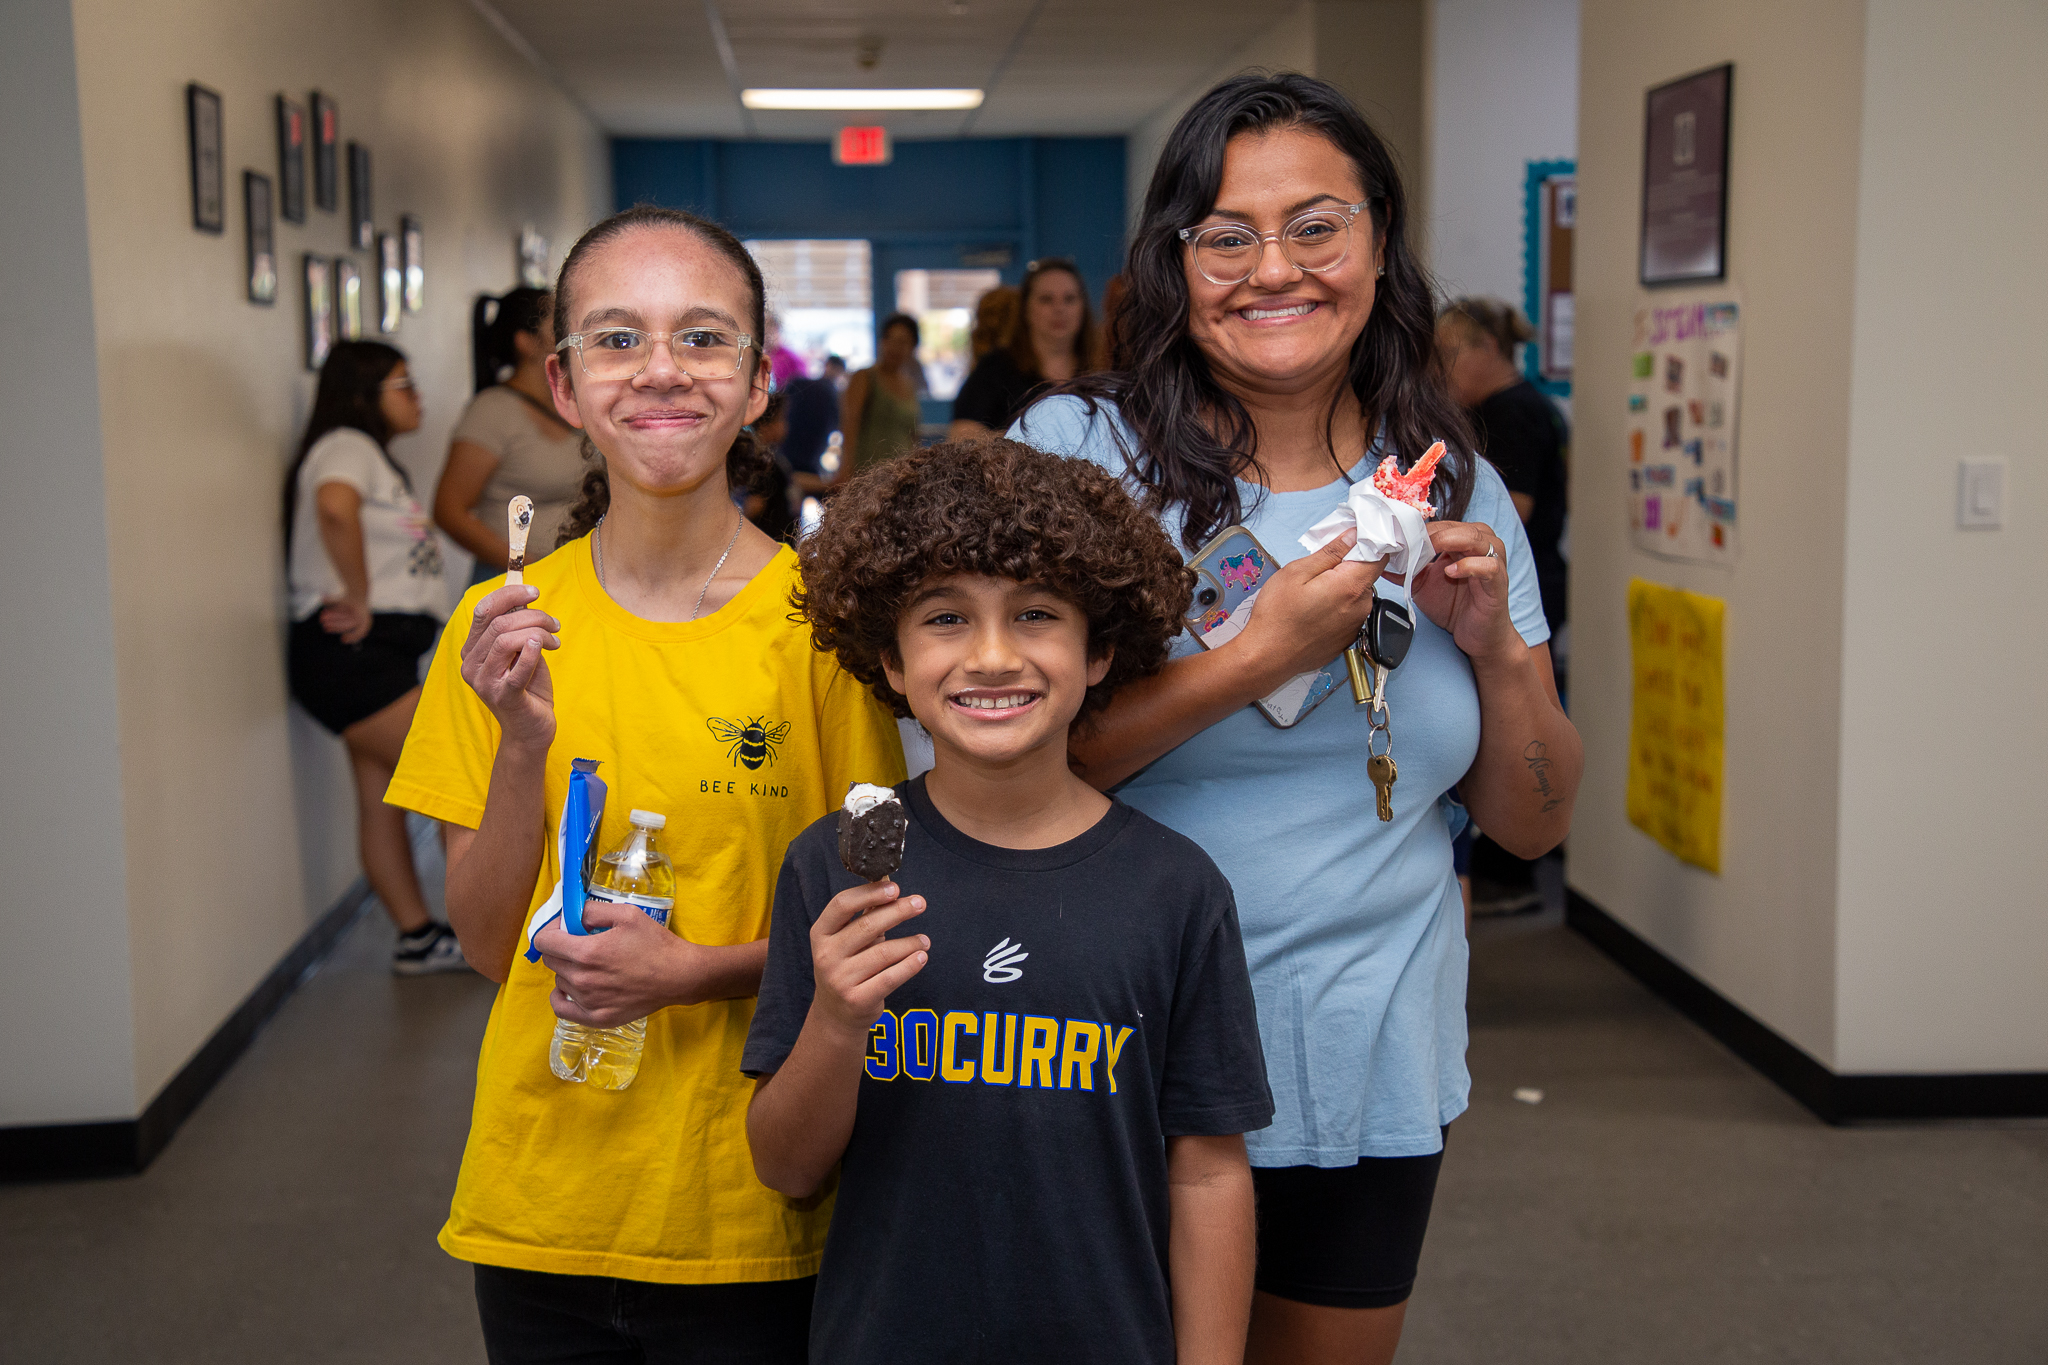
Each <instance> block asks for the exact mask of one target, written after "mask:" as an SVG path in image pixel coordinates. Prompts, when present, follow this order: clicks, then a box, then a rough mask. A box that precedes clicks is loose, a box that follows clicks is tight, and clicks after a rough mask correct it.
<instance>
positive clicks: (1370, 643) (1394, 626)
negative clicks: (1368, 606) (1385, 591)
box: [1360, 597, 1415, 668]
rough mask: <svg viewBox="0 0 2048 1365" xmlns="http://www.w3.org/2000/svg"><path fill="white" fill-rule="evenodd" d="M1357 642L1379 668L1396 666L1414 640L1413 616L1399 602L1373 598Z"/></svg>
mask: <svg viewBox="0 0 2048 1365" xmlns="http://www.w3.org/2000/svg"><path fill="white" fill-rule="evenodd" d="M1360 643H1361V644H1363V645H1364V646H1365V652H1366V653H1367V654H1369V655H1370V656H1372V661H1373V662H1374V663H1376V664H1378V665H1379V666H1380V667H1381V668H1399V667H1400V666H1401V660H1403V659H1405V658H1407V657H1408V646H1410V645H1412V644H1414V643H1415V618H1414V617H1413V616H1411V615H1409V614H1408V608H1407V607H1405V606H1403V605H1401V604H1400V603H1399V602H1395V601H1391V600H1389V599H1387V598H1384V597H1381V598H1376V599H1375V600H1374V601H1373V604H1372V613H1371V614H1370V615H1368V616H1367V617H1366V618H1365V634H1364V638H1363V639H1362V640H1361V641H1360Z"/></svg>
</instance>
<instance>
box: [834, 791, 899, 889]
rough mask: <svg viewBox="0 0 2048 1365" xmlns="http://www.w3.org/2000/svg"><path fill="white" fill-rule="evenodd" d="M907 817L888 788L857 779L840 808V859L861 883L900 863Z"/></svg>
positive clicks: (886, 873)
mask: <svg viewBox="0 0 2048 1365" xmlns="http://www.w3.org/2000/svg"><path fill="white" fill-rule="evenodd" d="M909 832H910V820H909V818H908V817H907V816H905V815H904V813H903V803H902V802H901V801H899V800H897V799H896V793H895V792H893V791H890V790H889V789H888V788H887V787H877V786H875V785H874V784H873V783H871V782H856V783H854V784H853V789H852V790H851V791H849V792H847V793H846V804H845V805H843V806H841V807H840V808H839V861H840V862H842V863H845V864H846V870H847V871H848V872H851V873H852V874H853V875H854V876H856V877H858V878H860V879H861V880H862V881H864V882H878V881H881V880H882V879H883V878H884V877H889V876H893V875H895V872H896V869H897V868H899V867H901V866H903V836H904V835H905V834H908V833H909Z"/></svg>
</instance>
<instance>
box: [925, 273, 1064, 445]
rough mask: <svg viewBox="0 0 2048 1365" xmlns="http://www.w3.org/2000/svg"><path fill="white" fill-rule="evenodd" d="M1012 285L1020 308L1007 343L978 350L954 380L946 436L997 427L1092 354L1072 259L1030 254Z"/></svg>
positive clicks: (1003, 427)
mask: <svg viewBox="0 0 2048 1365" xmlns="http://www.w3.org/2000/svg"><path fill="white" fill-rule="evenodd" d="M1018 292H1019V293H1020V294H1021V295H1022V297H1023V300H1024V311H1023V314H1022V316H1021V317H1020V318H1019V320H1018V324H1017V328H1016V331H1015V333H1014V334H1013V335H1012V336H1011V338H1010V344H1009V345H1008V346H1002V347H998V348H996V349H995V350H993V351H990V352H989V353H988V354H987V355H986V356H983V357H982V359H981V361H980V363H979V364H977V365H976V366H975V367H974V371H973V373H971V374H969V375H968V376H967V382H966V383H965V384H962V385H961V386H960V396H959V397H958V398H956V399H954V400H953V422H952V425H951V426H949V427H947V428H946V439H947V440H949V441H962V440H973V439H975V438H976V437H981V436H996V435H1000V434H1001V433H1002V432H1004V431H1007V430H1008V429H1009V426H1010V423H1012V422H1014V421H1016V420H1017V419H1018V418H1019V417H1021V416H1022V415H1023V413H1024V409H1025V408H1027V407H1029V406H1030V405H1031V400H1032V399H1033V398H1034V397H1036V396H1037V394H1038V392H1039V390H1041V389H1044V388H1047V387H1049V386H1051V385H1054V384H1064V383H1066V382H1067V381H1068V380H1070V379H1072V378H1073V377H1074V376H1075V375H1078V374H1083V373H1085V372H1087V370H1088V369H1089V368H1090V366H1091V365H1092V364H1093V362H1094V357H1095V348H1096V340H1095V319H1094V317H1093V315H1092V313H1091V311H1090V309H1089V307H1088V287H1087V286H1086V285H1085V284H1083V283H1082V282H1081V272H1080V271H1079V270H1077V269H1075V268H1074V263H1073V262H1072V261H1068V260H1057V259H1051V260H1043V261H1033V262H1032V263H1031V268H1030V269H1029V270H1027V271H1025V272H1024V283H1023V285H1022V287H1021V288H1020V289H1019V291H1018Z"/></svg>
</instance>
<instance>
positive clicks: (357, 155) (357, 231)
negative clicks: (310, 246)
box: [348, 142, 377, 251]
mask: <svg viewBox="0 0 2048 1365" xmlns="http://www.w3.org/2000/svg"><path fill="white" fill-rule="evenodd" d="M348 216H349V221H350V222H351V223H352V224H353V225H354V230H353V232H352V233H351V235H350V239H351V240H352V241H353V242H354V243H355V248H356V250H358V251H368V250H369V249H370V248H371V247H372V246H375V245H376V242H377V225H376V224H375V223H374V222H373V221H371V216H370V149H369V148H368V147H365V146H364V145H363V144H362V143H360V142H351V143H349V144H348Z"/></svg>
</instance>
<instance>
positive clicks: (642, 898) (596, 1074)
mask: <svg viewBox="0 0 2048 1365" xmlns="http://www.w3.org/2000/svg"><path fill="white" fill-rule="evenodd" d="M632 820H633V832H632V833H631V834H628V835H627V836H626V842H624V843H623V844H620V845H619V846H618V847H617V848H615V849H613V850H612V851H611V852H609V853H607V854H605V855H604V858H603V859H602V860H601V861H600V862H599V863H598V865H597V871H596V872H595V873H593V874H592V875H591V878H590V899H591V900H600V901H611V902H613V903H614V904H619V905H635V906H638V907H639V908H640V909H642V910H644V911H646V912H647V917H648V918H649V919H651V920H653V921H654V922H655V923H656V924H659V925H661V926H663V927H664V928H666V927H667V926H668V917H669V912H670V911H672V910H674V909H675V904H676V869H675V865H674V864H673V863H671V862H669V860H668V855H667V854H665V853H663V852H662V851H661V850H660V849H659V848H657V847H655V843H654V836H655V835H656V834H657V833H658V832H660V830H661V829H662V827H663V826H665V825H666V824H668V817H667V816H665V815H657V814H655V813H654V812H653V811H647V810H636V811H634V812H633V814H632ZM646 1044H647V1021H646V1020H645V1019H635V1020H634V1021H633V1022H632V1023H630V1024H619V1025H616V1026H615V1027H612V1028H590V1027H587V1026H585V1025H583V1024H577V1023H571V1022H570V1021H569V1020H567V1019H557V1020H556V1021H555V1039H554V1045H553V1047H552V1049H551V1050H550V1052H549V1054H548V1065H549V1068H550V1069H551V1070H553V1072H554V1073H555V1075H556V1076H558V1077H560V1078H561V1079H562V1080H565V1081H587V1082H589V1083H590V1084H591V1085H594V1086H596V1087H597V1088H598V1089H600V1090H624V1089H625V1088H626V1087H627V1086H629V1085H631V1084H632V1083H633V1077H635V1076H637V1075H639V1074H640V1051H641V1049H642V1048H643V1047H645V1046H646Z"/></svg>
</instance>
